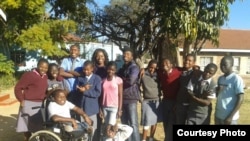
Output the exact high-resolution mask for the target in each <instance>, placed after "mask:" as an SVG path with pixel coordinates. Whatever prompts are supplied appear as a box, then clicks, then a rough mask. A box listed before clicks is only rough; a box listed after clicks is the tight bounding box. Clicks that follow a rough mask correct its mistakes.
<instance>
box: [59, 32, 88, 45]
mask: <svg viewBox="0 0 250 141" xmlns="http://www.w3.org/2000/svg"><path fill="white" fill-rule="evenodd" d="M62 38H63V41H64V42H66V43H70V42H84V41H83V39H82V38H80V37H79V36H77V35H74V34H71V33H68V34H66V35H62Z"/></svg>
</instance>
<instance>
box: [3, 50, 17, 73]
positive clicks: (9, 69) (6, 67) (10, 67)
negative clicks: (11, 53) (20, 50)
mask: <svg viewBox="0 0 250 141" xmlns="http://www.w3.org/2000/svg"><path fill="white" fill-rule="evenodd" d="M13 73H14V63H13V62H12V61H10V60H7V58H6V56H4V55H3V54H1V53H0V74H2V75H12V74H13Z"/></svg>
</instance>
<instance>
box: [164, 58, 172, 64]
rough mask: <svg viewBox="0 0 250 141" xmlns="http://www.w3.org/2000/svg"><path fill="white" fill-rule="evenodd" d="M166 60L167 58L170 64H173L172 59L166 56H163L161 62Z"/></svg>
mask: <svg viewBox="0 0 250 141" xmlns="http://www.w3.org/2000/svg"><path fill="white" fill-rule="evenodd" d="M166 60H168V61H169V62H170V63H171V64H173V59H171V58H168V57H166V58H163V59H162V61H161V62H162V63H163V62H164V61H166Z"/></svg>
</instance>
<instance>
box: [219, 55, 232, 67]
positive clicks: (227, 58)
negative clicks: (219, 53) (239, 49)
mask: <svg viewBox="0 0 250 141" xmlns="http://www.w3.org/2000/svg"><path fill="white" fill-rule="evenodd" d="M223 59H224V60H225V59H226V60H229V61H230V62H231V63H232V64H231V65H232V66H233V65H234V58H233V56H231V55H225V56H224V57H223V58H222V60H223Z"/></svg>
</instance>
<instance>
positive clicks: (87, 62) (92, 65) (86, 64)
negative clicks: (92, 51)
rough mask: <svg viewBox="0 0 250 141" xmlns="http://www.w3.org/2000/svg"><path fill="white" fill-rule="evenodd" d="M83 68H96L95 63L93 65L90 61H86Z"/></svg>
mask: <svg viewBox="0 0 250 141" xmlns="http://www.w3.org/2000/svg"><path fill="white" fill-rule="evenodd" d="M83 66H84V67H85V66H91V67H93V68H94V63H93V62H92V61H90V60H86V61H85V62H84V63H83Z"/></svg>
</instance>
